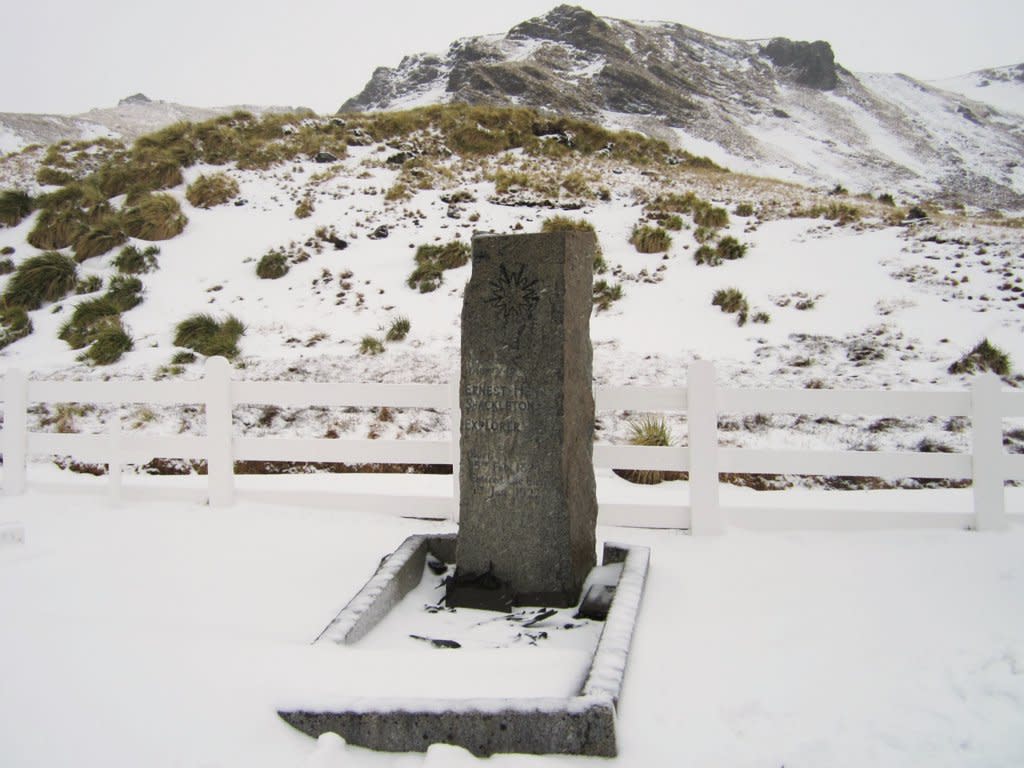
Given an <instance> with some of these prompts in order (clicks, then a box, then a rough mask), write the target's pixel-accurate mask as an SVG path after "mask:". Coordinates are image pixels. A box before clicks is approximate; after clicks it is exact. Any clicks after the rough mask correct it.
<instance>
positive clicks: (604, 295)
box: [594, 280, 622, 312]
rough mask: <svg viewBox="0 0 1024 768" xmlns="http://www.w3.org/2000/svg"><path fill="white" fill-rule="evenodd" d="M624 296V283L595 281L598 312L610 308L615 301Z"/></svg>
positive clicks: (595, 304) (595, 298) (595, 303)
mask: <svg viewBox="0 0 1024 768" xmlns="http://www.w3.org/2000/svg"><path fill="white" fill-rule="evenodd" d="M621 298H622V283H614V284H612V283H609V282H608V281H607V280H595V281H594V306H595V307H597V311H598V312H604V311H605V310H606V309H609V308H610V307H611V305H612V304H613V303H615V302H616V301H618V300H619V299H621Z"/></svg>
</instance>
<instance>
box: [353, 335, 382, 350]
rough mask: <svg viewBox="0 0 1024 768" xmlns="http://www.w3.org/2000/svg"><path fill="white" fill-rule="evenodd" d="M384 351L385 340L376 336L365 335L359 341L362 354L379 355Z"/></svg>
mask: <svg viewBox="0 0 1024 768" xmlns="http://www.w3.org/2000/svg"><path fill="white" fill-rule="evenodd" d="M383 351H384V342H382V341H381V340H380V339H378V338H377V337H376V336H363V338H362V339H361V340H360V342H359V354H360V355H379V354H381V353H382V352H383Z"/></svg>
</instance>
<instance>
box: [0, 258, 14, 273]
mask: <svg viewBox="0 0 1024 768" xmlns="http://www.w3.org/2000/svg"><path fill="white" fill-rule="evenodd" d="M13 271H14V261H13V260H12V259H0V275H9V274H11V272H13Z"/></svg>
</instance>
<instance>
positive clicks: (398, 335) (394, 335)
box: [384, 317, 412, 341]
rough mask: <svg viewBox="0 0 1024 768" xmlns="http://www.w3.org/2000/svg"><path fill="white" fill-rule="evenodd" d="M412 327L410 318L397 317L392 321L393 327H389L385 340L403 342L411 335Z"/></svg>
mask: <svg viewBox="0 0 1024 768" xmlns="http://www.w3.org/2000/svg"><path fill="white" fill-rule="evenodd" d="M411 327H412V323H410V322H409V318H408V317H396V318H395V319H394V320H392V321H391V325H389V326H388V331H387V333H386V334H385V335H384V339H385V340H386V341H402V340H404V339H405V337H406V336H408V335H409V329H410V328H411Z"/></svg>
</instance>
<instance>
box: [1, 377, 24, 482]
mask: <svg viewBox="0 0 1024 768" xmlns="http://www.w3.org/2000/svg"><path fill="white" fill-rule="evenodd" d="M27 410H28V376H27V375H25V372H24V371H22V370H21V369H19V368H11V369H8V371H7V374H6V375H5V376H4V442H3V449H4V492H5V493H6V494H7V495H8V496H17V495H18V494H21V493H24V492H25V466H26V461H27V459H28V414H27Z"/></svg>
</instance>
